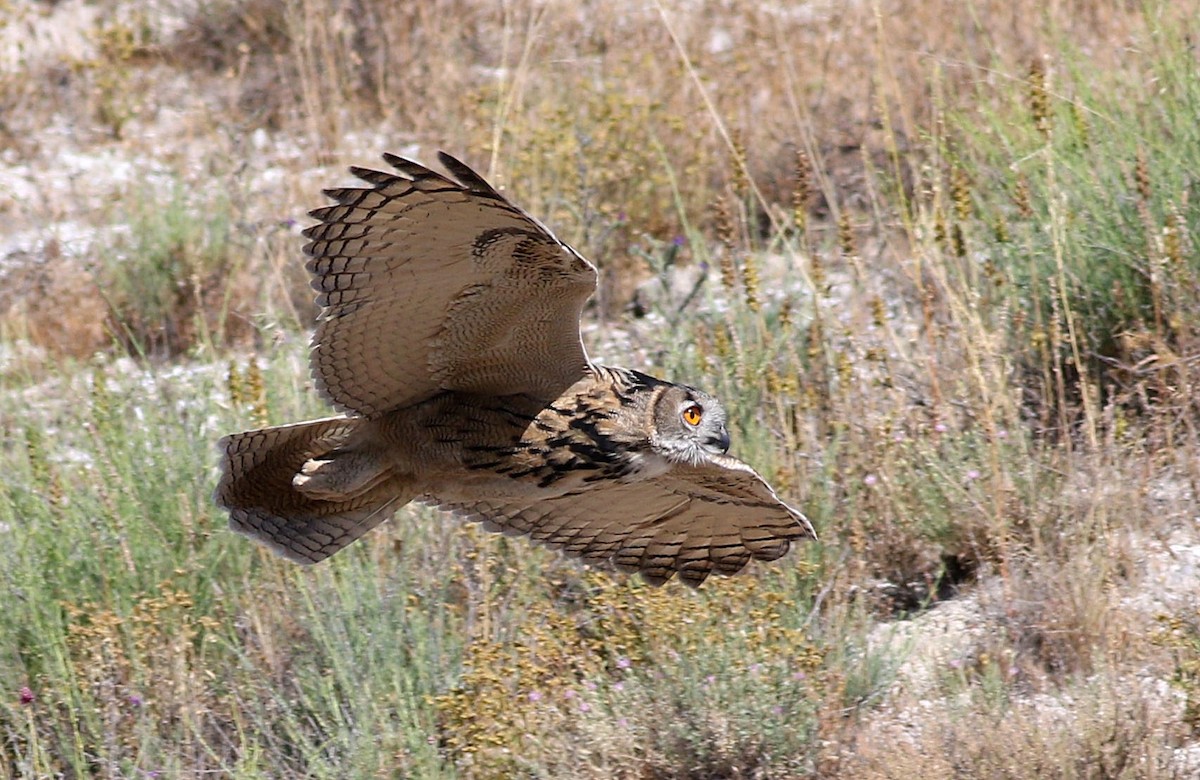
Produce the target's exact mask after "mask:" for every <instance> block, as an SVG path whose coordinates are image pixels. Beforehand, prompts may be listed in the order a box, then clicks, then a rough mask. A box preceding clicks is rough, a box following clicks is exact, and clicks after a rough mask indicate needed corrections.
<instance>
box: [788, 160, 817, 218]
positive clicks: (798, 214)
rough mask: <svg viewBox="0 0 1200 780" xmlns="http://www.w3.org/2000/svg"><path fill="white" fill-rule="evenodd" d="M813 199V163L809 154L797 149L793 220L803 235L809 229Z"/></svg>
mask: <svg viewBox="0 0 1200 780" xmlns="http://www.w3.org/2000/svg"><path fill="white" fill-rule="evenodd" d="M811 197H812V163H811V162H810V161H809V159H808V152H806V151H804V150H803V149H801V148H799V147H797V149H796V188H795V189H794V190H793V191H792V220H793V221H794V222H795V225H796V229H797V230H799V231H800V232H801V233H803V232H804V231H805V230H806V229H807V227H808V200H809V198H811Z"/></svg>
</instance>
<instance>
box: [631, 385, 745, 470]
mask: <svg viewBox="0 0 1200 780" xmlns="http://www.w3.org/2000/svg"><path fill="white" fill-rule="evenodd" d="M725 419H726V418H725V407H723V406H721V402H720V401H718V400H717V399H716V398H713V397H712V396H711V395H709V394H708V393H705V392H704V391H702V390H697V389H696V388H694V387H687V386H685V385H672V386H671V387H668V388H667V389H666V390H664V391H663V392H662V393H661V394H659V396H658V400H657V401H656V402H655V404H654V433H653V435H652V436H651V438H650V443H651V446H653V447H654V449H655V450H656V451H658V453H659V454H660V455H662V456H664V457H665V458H667V459H668V460H670V461H674V462H676V463H688V464H691V465H696V464H698V463H701V462H703V461H705V460H707V459H708V457H709V456H710V455H714V454H716V455H724V454H725V453H726V452H727V451H728V450H729V431H728V430H726V428H725Z"/></svg>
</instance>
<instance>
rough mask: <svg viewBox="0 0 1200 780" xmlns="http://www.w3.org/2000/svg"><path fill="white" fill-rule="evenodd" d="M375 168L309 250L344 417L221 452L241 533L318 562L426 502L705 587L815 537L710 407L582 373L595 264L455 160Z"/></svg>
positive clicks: (318, 229) (652, 381)
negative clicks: (739, 452)
mask: <svg viewBox="0 0 1200 780" xmlns="http://www.w3.org/2000/svg"><path fill="white" fill-rule="evenodd" d="M384 159H385V160H386V161H387V162H388V163H389V164H390V165H391V166H393V167H394V168H395V171H396V172H395V173H384V172H381V171H376V170H369V169H364V168H357V167H356V168H351V172H352V173H353V174H354V175H355V176H357V177H358V178H359V179H361V180H363V181H364V182H366V184H367V185H368V186H365V187H349V188H343V189H332V190H326V191H325V194H326V195H327V196H328V197H329V198H330V199H332V200H333V201H334V205H330V206H325V207H324V208H319V209H317V210H315V211H313V212H311V215H312V216H313V217H314V218H315V219H316V220H318V223H317V224H315V225H313V226H312V227H309V228H308V229H306V230H305V231H304V235H305V236H306V237H307V238H308V239H309V243H308V244H307V245H306V246H305V252H306V254H307V255H308V256H309V258H310V259H309V261H308V265H307V268H308V270H309V272H310V273H311V274H312V286H313V288H314V289H315V290H316V291H317V303H318V305H319V306H320V307H321V313H320V316H319V318H318V322H317V326H316V330H315V332H314V334H313V337H312V350H311V366H312V374H313V378H314V380H315V384H316V388H317V390H318V392H319V393H320V394H321V396H322V397H323V398H325V399H326V400H327V401H328V402H329V403H330V404H332V406H333V407H334V408H335V409H336V410H337V411H338V412H339V413H340V414H339V415H338V416H335V417H327V418H324V419H320V420H312V421H309V422H300V423H295V424H292V425H283V426H278V427H272V428H263V429H261V430H255V431H247V432H245V433H237V434H233V435H231V436H227V437H225V438H224V439H222V440H221V441H220V443H219V445H218V446H219V449H220V452H221V457H222V460H221V477H220V481H219V484H218V486H217V488H216V493H215V500H216V503H217V504H218V505H220V506H221V507H223V508H224V509H227V510H228V511H229V515H230V525H231V527H232V528H233V530H235V531H238V532H240V533H243V534H245V535H247V536H249V537H251V538H253V539H255V540H257V541H259V542H262V543H264V544H266V545H267V546H268V547H270V548H271V549H272V550H274V551H275V552H277V553H280V554H282V555H283V556H285V557H287V558H290V559H291V560H293V561H297V562H299V563H316V562H318V561H321V560H324V559H325V558H327V557H329V556H330V555H332V554H334V553H336V552H337V551H338V550H341V549H342V548H343V547H345V546H346V545H348V544H350V543H351V542H353V541H354V540H356V539H358V538H359V537H361V536H362V535H363V534H365V533H367V532H368V531H370V530H371V529H372V528H374V527H375V526H377V525H378V524H379V523H381V522H383V521H384V520H386V519H388V518H389V517H390V516H391V515H392V514H393V513H394V510H396V509H397V508H398V507H401V506H403V505H405V504H407V503H409V502H411V501H417V502H421V503H424V504H428V505H432V506H435V507H439V508H441V509H443V510H447V511H448V512H450V513H453V514H455V515H459V516H461V517H463V518H467V519H469V520H473V521H476V522H479V523H481V524H482V525H483V527H484V528H486V529H488V530H490V531H499V532H503V533H505V534H511V535H526V536H529V537H530V538H532V539H533V540H535V541H537V542H542V543H544V544H547V545H550V546H552V547H556V548H559V549H561V550H563V551H565V552H566V553H567V554H568V555H572V556H576V557H579V558H582V559H583V560H585V561H591V562H604V561H609V562H611V563H612V564H614V565H615V566H616V567H618V568H619V569H622V570H627V571H637V572H640V573H641V576H642V577H643V578H644V579H645V580H646V581H647V582H649V583H652V584H661V583H663V582H666V581H667V580H669V579H670V578H671V577H672V576H674V575H675V574H678V575H679V577H680V579H682V580H683V581H684V582H685V583H687V584H689V585H693V586H696V585H699V584H700V583H702V582H703V581H704V580H705V578H707V577H708V576H709V574H711V573H717V574H726V575H728V574H734V573H736V572H738V571H740V570H741V569H742V568H743V567H745V565H746V564H747V563H748V562H749V561H750V559H751V558H757V559H758V560H762V561H772V560H775V559H777V558H779V557H781V556H782V555H784V554H785V553H786V552H787V551H788V548H789V546H790V544H791V542H792V541H794V540H800V539H812V538H815V537H816V534H815V533H814V532H813V528H812V526H811V525H810V524H809V522H808V520H807V519H806V518H805V517H804V515H803V514H801V513H800V512H799V511H797V510H796V509H793V508H792V507H790V506H788V505H787V504H785V503H783V502H782V501H780V500H779V499H778V498H777V497H776V495H775V492H774V491H773V490H772V489H771V487H770V486H769V485H768V484H767V483H766V482H765V481H763V479H762V478H761V477H760V476H759V475H758V474H757V473H756V472H755V471H754V470H753V469H752V468H750V467H749V466H748V465H746V464H745V463H743V462H742V461H740V460H738V459H736V458H734V457H732V456H730V455H728V454H727V452H728V450H729V445H730V441H729V431H728V429H727V427H726V413H725V409H724V408H723V407H722V405H721V403H720V402H719V401H718V400H717V399H716V398H714V397H712V396H711V395H709V394H707V393H705V392H703V391H702V390H698V389H696V388H694V387H689V386H687V385H681V384H675V383H672V382H667V381H664V380H661V379H656V378H654V377H652V376H648V375H647V374H643V373H641V372H639V371H633V370H630V369H625V368H613V367H609V366H603V365H600V364H598V363H593V362H592V361H591V360H590V359H589V358H588V355H587V352H586V351H585V350H584V346H583V342H582V340H581V337H580V331H579V318H580V314H581V312H582V309H583V306H584V304H585V302H586V301H587V300H588V298H589V297H590V296H591V295H592V293H593V292H594V291H595V289H596V279H597V273H596V268H595V267H594V266H593V265H592V264H591V263H589V262H588V261H587V260H585V259H584V258H583V257H582V256H580V255H579V253H577V252H576V251H575V250H573V249H572V248H571V247H569V246H567V245H566V244H564V243H562V242H561V241H559V240H558V239H557V238H555V237H554V234H553V233H551V232H550V230H549V229H547V228H546V227H545V226H544V225H543V224H542V223H541V222H539V221H538V220H537V219H535V218H533V217H532V216H530V215H529V214H527V213H525V212H524V211H522V210H521V209H520V208H518V207H516V206H514V205H513V204H512V203H510V202H509V201H508V200H507V199H506V198H505V197H504V196H503V195H501V194H500V193H499V192H497V191H496V190H495V189H494V188H492V186H491V185H489V184H488V183H487V182H486V181H485V180H484V179H483V178H482V177H480V176H479V175H478V174H477V173H475V172H474V171H473V170H471V169H470V168H468V167H467V166H466V165H464V164H463V163H461V162H459V161H458V160H456V159H454V158H453V157H450V156H449V155H447V154H444V153H443V154H440V155H439V159H440V161H441V163H442V165H443V166H444V168H445V169H446V171H447V172H448V173H449V174H450V176H449V177H447V176H444V175H441V174H439V173H436V172H434V171H432V170H430V169H428V168H426V167H424V166H422V165H420V164H418V163H416V162H413V161H411V160H407V159H404V158H401V157H397V156H394V155H384Z"/></svg>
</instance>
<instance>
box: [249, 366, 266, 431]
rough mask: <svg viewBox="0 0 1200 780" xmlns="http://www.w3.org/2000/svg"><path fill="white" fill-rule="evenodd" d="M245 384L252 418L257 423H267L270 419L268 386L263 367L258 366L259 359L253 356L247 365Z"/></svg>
mask: <svg viewBox="0 0 1200 780" xmlns="http://www.w3.org/2000/svg"><path fill="white" fill-rule="evenodd" d="M245 385H246V396H247V400H248V401H249V402H250V412H251V416H252V419H253V420H254V422H255V424H257V425H266V424H267V420H268V414H267V388H266V385H265V383H264V382H263V375H262V369H260V368H259V367H258V361H257V360H254V359H253V358H252V359H251V360H250V363H249V365H247V366H246V379H245Z"/></svg>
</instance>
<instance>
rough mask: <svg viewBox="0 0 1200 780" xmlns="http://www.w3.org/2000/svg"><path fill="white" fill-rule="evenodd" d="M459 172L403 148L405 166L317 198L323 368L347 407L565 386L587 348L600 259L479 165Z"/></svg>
mask: <svg viewBox="0 0 1200 780" xmlns="http://www.w3.org/2000/svg"><path fill="white" fill-rule="evenodd" d="M438 157H439V159H440V160H441V162H442V164H443V165H444V166H445V167H446V169H447V170H448V171H449V172H450V174H451V175H452V176H453V177H454V180H451V179H448V178H446V177H445V176H442V175H441V174H438V173H435V172H433V171H431V170H429V169H428V168H425V167H424V166H422V165H420V164H418V163H415V162H413V161H411V160H406V159H404V158H402V157H396V156H395V155H384V159H385V160H386V161H387V162H388V163H390V164H391V165H392V166H394V167H395V168H396V170H397V171H398V173H384V172H381V171H374V170H369V169H365V168H351V169H350V170H351V172H352V173H354V175H355V176H357V177H359V178H360V179H362V180H364V181H365V182H367V183H368V184H370V185H371V186H370V187H362V188H359V187H349V188H343V189H332V190H326V191H325V194H326V195H328V196H329V197H330V198H332V199H333V200H334V201H336V202H337V205H333V206H326V207H324V208H320V209H316V210H315V211H313V212H311V214H312V216H313V217H315V218H317V219H319V220H320V224H317V225H313V226H312V227H310V228H308V229H307V230H305V231H304V235H305V236H307V237H308V238H310V239H311V242H310V243H309V244H308V245H307V246H306V247H305V252H307V253H308V255H309V256H310V257H311V258H312V259H311V260H309V262H308V269H309V271H310V272H311V273H312V274H313V281H312V286H313V288H314V289H316V290H317V292H318V293H319V295H318V296H317V303H318V304H319V305H320V306H321V307H322V311H321V315H320V318H319V321H318V325H317V329H316V333H315V334H314V335H313V347H312V357H311V359H312V369H313V375H314V377H315V378H316V383H317V387H318V389H319V390H320V392H321V393H322V395H324V396H325V397H326V398H327V399H328V400H329V401H330V402H331V403H332V404H333V405H334V406H335V407H337V408H338V409H340V410H342V411H345V412H356V413H358V414H361V415H365V416H368V417H371V416H377V415H379V414H382V413H384V412H387V411H390V410H392V409H397V408H400V407H404V406H409V405H411V404H414V403H419V402H421V401H423V400H425V399H427V398H430V397H432V396H433V395H436V394H437V393H438V392H441V391H460V392H467V393H480V394H485V395H511V394H517V393H526V394H529V395H534V396H538V397H545V398H547V399H551V398H555V397H557V396H558V395H559V393H561V392H562V391H563V390H564V389H566V388H567V387H569V386H570V385H571V384H572V383H574V382H575V381H576V380H577V379H579V378H580V377H581V376H582V375H583V372H584V369H585V367H586V366H587V354H586V353H585V352H584V348H583V343H582V341H581V340H580V336H579V315H580V312H581V311H582V309H583V305H584V303H585V302H586V301H587V299H588V297H589V296H591V294H592V293H593V292H594V291H595V289H596V269H595V267H593V266H592V264H591V263H589V262H588V261H587V260H585V259H584V258H583V257H581V256H580V255H579V254H578V253H577V252H575V250H573V249H571V248H570V247H569V246H567V245H566V244H563V243H562V242H561V241H559V240H558V239H557V238H555V237H554V235H553V234H552V233H551V232H550V231H549V230H548V229H547V228H546V227H545V226H544V225H542V224H541V223H540V222H538V221H537V220H536V219H534V218H533V217H531V216H529V215H528V214H526V213H525V212H524V211H522V210H521V209H519V208H517V207H516V206H514V205H512V204H511V203H509V202H508V201H507V200H506V199H505V198H504V197H503V196H502V195H500V194H499V193H498V192H496V190H494V189H493V188H492V187H491V185H489V184H488V183H487V182H486V181H484V180H483V179H482V178H481V177H480V176H479V175H478V174H476V173H475V172H474V171H472V170H471V169H470V168H468V167H467V166H466V165H464V164H463V163H461V162H459V161H458V160H456V159H454V158H453V157H451V156H449V155H447V154H445V153H440V154H439V155H438Z"/></svg>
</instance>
